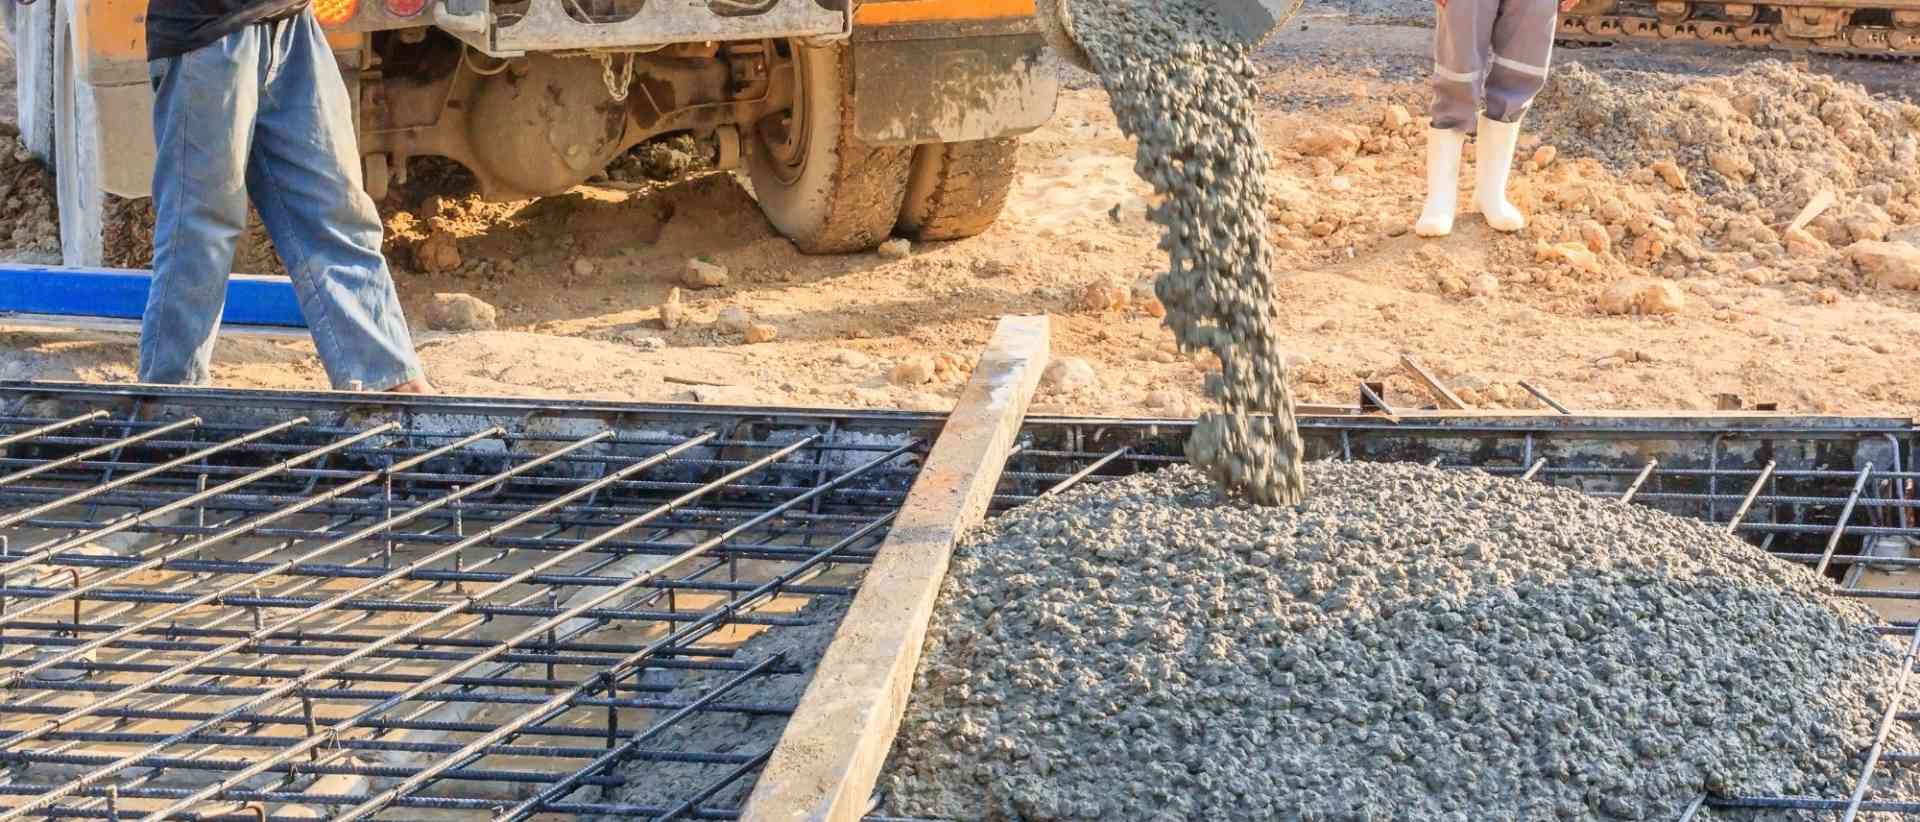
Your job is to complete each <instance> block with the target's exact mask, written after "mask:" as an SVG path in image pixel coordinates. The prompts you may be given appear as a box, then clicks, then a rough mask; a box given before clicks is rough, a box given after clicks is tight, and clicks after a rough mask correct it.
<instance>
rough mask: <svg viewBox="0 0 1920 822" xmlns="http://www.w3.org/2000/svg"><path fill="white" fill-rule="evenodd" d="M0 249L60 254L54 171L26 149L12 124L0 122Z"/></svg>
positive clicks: (18, 131) (58, 213)
mask: <svg viewBox="0 0 1920 822" xmlns="http://www.w3.org/2000/svg"><path fill="white" fill-rule="evenodd" d="M0 249H12V250H16V251H24V252H32V253H35V254H46V255H53V256H56V257H57V256H59V254H60V207H59V203H58V201H57V200H56V199H55V194H54V187H53V173H52V172H50V171H48V170H47V167H46V166H45V165H42V164H41V163H40V161H39V160H37V159H35V158H34V157H33V155H31V154H28V153H27V148H26V146H25V145H22V144H21V142H20V130H19V129H18V128H16V127H14V126H13V125H11V124H4V125H0Z"/></svg>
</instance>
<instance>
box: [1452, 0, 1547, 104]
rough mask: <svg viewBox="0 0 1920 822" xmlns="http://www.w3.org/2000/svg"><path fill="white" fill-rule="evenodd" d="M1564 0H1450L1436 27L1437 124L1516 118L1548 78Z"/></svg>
mask: <svg viewBox="0 0 1920 822" xmlns="http://www.w3.org/2000/svg"><path fill="white" fill-rule="evenodd" d="M1558 25H1559V9H1558V7H1557V3H1556V0H1448V2H1447V4H1446V5H1445V6H1442V7H1441V8H1440V9H1439V21H1438V25H1437V26H1436V27H1435V28H1434V33H1433V97H1434V99H1433V127H1434V128H1444V129H1453V130H1456V131H1464V132H1468V133H1472V132H1473V131H1474V130H1475V126H1476V125H1477V124H1478V121H1479V113H1480V105H1479V101H1480V100H1482V99H1484V100H1485V101H1486V112H1487V118H1488V119H1491V120H1498V121H1500V122H1503V123H1516V122H1519V121H1520V117H1521V116H1522V115H1524V114H1526V113H1527V106H1530V105H1532V104H1533V96H1534V95H1536V94H1539V93H1540V89H1541V88H1542V87H1544V86H1546V84H1547V63H1548V62H1549V61H1550V60H1551V59H1552V58H1553V34H1554V31H1555V29H1556V28H1557V27H1558Z"/></svg>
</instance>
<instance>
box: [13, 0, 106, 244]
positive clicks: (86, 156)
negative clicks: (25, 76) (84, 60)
mask: <svg viewBox="0 0 1920 822" xmlns="http://www.w3.org/2000/svg"><path fill="white" fill-rule="evenodd" d="M43 3H51V0H40V2H38V3H34V4H33V5H34V6H39V5H42V4H43ZM29 8H32V7H31V6H29ZM53 31H54V38H53V54H54V66H55V67H56V70H55V71H54V73H53V81H54V90H53V108H54V117H53V120H54V127H53V137H54V141H53V142H54V148H53V178H54V185H55V193H56V194H57V195H58V198H59V201H60V256H61V259H62V260H63V261H65V263H66V264H67V265H75V266H98V265H100V261H101V259H102V258H103V256H104V254H103V248H102V243H103V239H102V237H103V231H104V228H105V225H106V223H105V218H106V211H107V193H106V191H104V190H103V189H101V188H100V144H99V142H98V141H97V140H96V139H94V136H93V135H94V131H95V130H96V126H95V123H97V122H98V120H99V118H98V117H97V115H96V112H97V109H96V107H95V105H94V99H93V86H92V85H91V84H89V83H88V82H87V81H86V80H85V79H83V78H81V77H78V76H76V73H75V64H74V60H73V50H74V47H75V43H74V41H73V24H72V22H71V21H69V20H68V19H67V4H64V3H62V4H59V10H58V11H56V12H54V29H53Z"/></svg>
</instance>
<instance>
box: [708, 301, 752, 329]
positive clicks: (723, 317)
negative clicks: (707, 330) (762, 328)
mask: <svg viewBox="0 0 1920 822" xmlns="http://www.w3.org/2000/svg"><path fill="white" fill-rule="evenodd" d="M713 324H714V325H716V326H719V327H720V330H721V331H725V332H727V333H728V334H745V333H746V332H747V326H750V325H752V324H753V315H752V314H749V313H747V310H746V309H744V308H741V307H740V306H737V305H730V306H727V307H726V308H722V309H720V313H719V315H717V316H716V317H715V318H714V321H713Z"/></svg>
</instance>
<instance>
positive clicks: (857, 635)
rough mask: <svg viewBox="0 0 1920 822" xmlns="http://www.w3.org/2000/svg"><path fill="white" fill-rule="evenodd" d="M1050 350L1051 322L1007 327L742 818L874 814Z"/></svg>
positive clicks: (820, 820)
mask: <svg viewBox="0 0 1920 822" xmlns="http://www.w3.org/2000/svg"><path fill="white" fill-rule="evenodd" d="M1047 352H1048V323H1047V318H1046V317H1044V316H1043V317H1007V318H1003V319H1002V320H1000V326H999V328H998V329H997V330H996V331H995V332H994V335H993V339H992V341H990V342H989V343H988V344H987V350H986V353H984V354H983V355H982V356H981V357H980V364H979V365H978V366H977V367H975V368H974V370H973V377H972V378H971V379H970V380H969V381H968V383H967V386H966V388H965V390H963V391H962V392H961V394H960V401H959V403H958V404H957V405H955V406H954V409H953V413H952V414H951V415H949V416H948V417H947V423H946V426H945V427H944V428H943V429H942V430H941V431H940V437H939V439H938V440H936V441H935V442H934V444H933V448H932V450H931V451H930V452H929V453H928V454H927V460H926V463H925V464H924V465H923V466H922V467H921V469H920V476H919V478H918V479H916V480H915V481H914V484H913V488H912V489H910V490H909V491H908V492H907V498H906V501H905V502H904V503H903V504H902V505H901V507H900V514H899V516H898V518H896V519H895V520H894V522H893V527H892V528H891V530H889V531H888V532H887V537H886V539H885V540H884V541H883V542H882V543H881V545H880V549H879V553H878V554H877V555H876V556H875V558H874V560H873V563H872V565H870V566H869V567H868V569H867V575H866V580H865V582H863V583H862V584H861V586H860V593H858V594H857V595H855V596H854V599H853V605H852V606H851V607H850V608H848V610H847V615H846V617H845V618H844V619H842V620H841V622H840V629H839V631H838V632H837V633H835V634H834V637H833V642H832V643H831V644H830V645H828V646H827V652H826V655H825V656H824V657H823V658H822V659H821V661H820V665H819V667H818V668H817V669H815V671H814V674H813V680H812V682H810V683H809V684H808V685H807V690H806V693H805V694H804V695H802V696H801V698H800V704H799V706H798V707H797V708H795V710H794V712H793V717H792V718H791V719H790V720H788V722H787V729H786V732H785V733H784V734H783V735H782V736H781V737H780V742H779V744H778V745H776V746H775V747H774V750H773V755H772V758H771V759H769V760H768V762H767V767H766V768H765V770H763V771H762V772H761V774H760V781H759V783H758V784H757V785H755V787H754V790H753V795H752V796H750V797H748V799H747V805H746V808H745V810H744V812H743V813H742V815H741V818H742V819H744V820H749V822H774V821H775V820H780V821H782V822H784V821H785V820H808V822H853V821H854V820H857V819H859V818H860V817H861V816H863V815H865V813H866V810H867V803H868V801H869V800H870V799H871V798H872V796H873V788H874V784H875V783H876V782H878V781H879V778H880V767H881V765H882V764H884V763H885V762H886V758H887V752H888V751H889V750H890V749H891V748H892V747H893V737H894V734H895V733H896V732H898V731H899V729H900V717H901V715H902V714H903V713H905V711H906V707H907V695H908V693H909V692H910V691H911V690H912V688H913V674H914V669H915V668H917V667H919V664H920V646H921V644H922V642H924V641H925V639H926V635H927V623H928V622H929V621H931V620H932V618H933V605H934V600H935V599H936V598H937V597H938V596H939V594H940V583H941V582H942V581H943V580H944V579H946V575H947V565H948V563H949V561H950V560H951V558H952V556H953V546H954V543H955V542H956V541H957V540H958V539H959V538H960V535H961V534H962V533H965V532H966V530H967V529H969V528H972V527H973V526H975V525H977V524H979V523H980V522H981V521H982V520H983V519H985V518H986V513H987V505H988V503H989V502H991V501H992V499H993V490H994V487H995V486H997V485H998V484H999V482H1000V472H1001V469H1003V468H1005V467H1006V463H1007V456H1008V453H1009V451H1010V450H1011V449H1012V447H1013V444H1014V438H1015V436H1016V435H1018V434H1019V432H1020V423H1021V421H1022V420H1024V419H1025V418H1026V412H1027V404H1028V403H1029V402H1030V401H1031V400H1032V399H1033V392H1034V389H1035V388H1036V387H1038V386H1039V384H1040V372H1041V371H1042V370H1044V369H1045V368H1046V367H1047Z"/></svg>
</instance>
